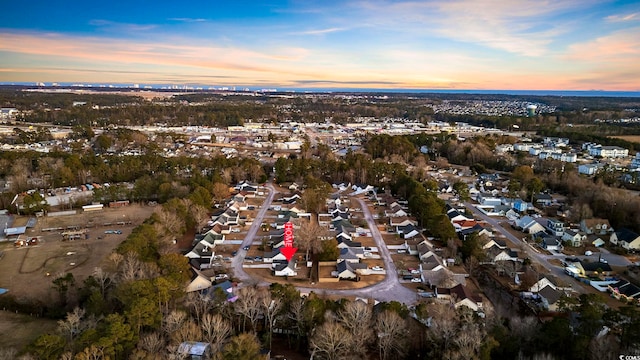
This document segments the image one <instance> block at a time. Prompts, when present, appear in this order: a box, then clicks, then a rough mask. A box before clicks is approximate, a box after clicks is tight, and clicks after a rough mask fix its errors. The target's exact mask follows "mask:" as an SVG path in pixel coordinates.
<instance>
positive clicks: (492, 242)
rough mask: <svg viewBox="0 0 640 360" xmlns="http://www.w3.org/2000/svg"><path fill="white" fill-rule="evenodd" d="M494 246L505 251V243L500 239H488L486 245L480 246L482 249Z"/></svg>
mask: <svg viewBox="0 0 640 360" xmlns="http://www.w3.org/2000/svg"><path fill="white" fill-rule="evenodd" d="M493 246H496V247H498V248H499V249H502V250H504V249H506V248H507V243H506V241H504V240H501V239H490V240H489V241H488V242H487V243H486V244H484V245H483V246H482V248H483V249H490V248H491V247H493Z"/></svg>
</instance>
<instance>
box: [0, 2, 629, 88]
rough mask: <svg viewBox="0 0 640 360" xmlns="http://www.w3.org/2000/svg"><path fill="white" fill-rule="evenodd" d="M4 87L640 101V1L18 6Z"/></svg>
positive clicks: (9, 12)
mask: <svg viewBox="0 0 640 360" xmlns="http://www.w3.org/2000/svg"><path fill="white" fill-rule="evenodd" d="M0 82H5V83H6V82H46V83H50V82H83V83H92V84H99V83H140V84H154V83H162V84H167V83H173V84H201V85H205V86H238V87H244V86H253V87H276V88H283V87H287V88H388V89H394V88H395V89H397V88H403V89H514V90H518V89H523V90H531V89H541V90H593V89H602V90H625V91H639V90H640V1H637V0H636V1H607V0H568V1H562V0H557V1H554V0H549V1H544V0H532V1H529V0H485V1H471V0H437V1H400V0H389V1H382V0H381V1H375V0H363V1H349V0H343V1H333V0H324V1H303V0H294V1H280V0H265V1H243V0H236V1H220V0H208V1H191V0H187V1H175V0H174V1H163V0H155V1H135V0H129V1H86V0H85V1H73V0H65V1H50V0H49V1H32V0H30V1H15V2H14V1H12V2H8V3H6V4H4V6H3V10H2V11H1V12H0Z"/></svg>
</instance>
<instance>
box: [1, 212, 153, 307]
mask: <svg viewBox="0 0 640 360" xmlns="http://www.w3.org/2000/svg"><path fill="white" fill-rule="evenodd" d="M153 209H154V208H153V207H148V206H141V205H131V206H128V207H122V208H117V209H104V210H101V211H96V212H88V213H80V214H77V215H71V216H61V217H50V218H39V219H38V224H37V225H36V226H35V228H33V229H29V230H27V234H26V235H27V236H28V237H29V238H31V237H38V238H39V240H40V241H39V244H38V245H35V246H30V247H22V248H16V247H14V245H13V243H12V242H5V243H3V244H0V251H4V256H3V257H2V258H1V259H0V267H1V268H2V269H3V271H0V287H4V288H7V289H9V291H10V293H11V294H13V295H14V296H16V297H18V298H36V299H40V300H42V301H47V300H48V299H50V298H51V296H52V295H53V291H52V290H51V282H52V281H53V279H54V277H55V276H56V275H58V274H64V273H67V272H70V273H72V274H73V276H74V277H75V280H76V284H81V283H82V281H83V280H84V278H86V277H87V276H88V275H90V274H91V273H93V271H94V269H95V268H96V267H100V266H103V265H104V264H105V259H106V257H107V256H108V255H109V254H110V253H111V252H112V251H113V249H114V248H115V247H116V246H118V244H120V243H121V242H122V241H123V240H124V239H126V237H127V236H128V235H129V234H130V233H131V230H132V229H133V228H134V227H135V226H137V225H139V224H140V223H142V221H144V220H145V219H146V218H147V217H149V215H150V214H151V213H152V212H153ZM117 222H126V223H127V224H126V225H115V223H117ZM105 223H107V224H112V225H107V226H105V225H104V224H105ZM71 226H77V227H78V228H79V229H86V230H87V234H88V238H82V239H80V240H71V241H63V240H62V235H61V232H60V231H42V230H43V229H48V228H68V227H71ZM105 230H120V231H121V232H122V234H105Z"/></svg>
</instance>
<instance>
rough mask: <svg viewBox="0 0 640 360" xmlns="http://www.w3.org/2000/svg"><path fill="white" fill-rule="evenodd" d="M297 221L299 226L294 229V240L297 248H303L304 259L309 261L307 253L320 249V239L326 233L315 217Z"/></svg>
mask: <svg viewBox="0 0 640 360" xmlns="http://www.w3.org/2000/svg"><path fill="white" fill-rule="evenodd" d="M298 221H299V225H300V228H299V229H298V230H297V231H296V235H295V242H296V245H297V246H298V247H299V248H301V249H304V250H305V252H306V255H305V260H306V261H309V253H312V254H317V253H319V252H320V251H322V239H323V238H324V237H326V236H327V235H328V234H327V231H326V229H325V228H323V227H321V226H320V225H319V224H318V222H317V221H316V220H315V219H311V220H306V219H300V220H298Z"/></svg>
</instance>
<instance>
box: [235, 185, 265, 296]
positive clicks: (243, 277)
mask: <svg viewBox="0 0 640 360" xmlns="http://www.w3.org/2000/svg"><path fill="white" fill-rule="evenodd" d="M265 187H266V188H267V189H268V190H269V194H268V195H267V198H266V199H265V200H264V203H263V204H262V207H261V208H260V211H258V215H256V217H255V218H254V219H253V224H252V225H251V227H250V228H249V230H248V231H247V235H246V236H245V237H244V240H243V241H242V245H240V248H239V249H238V253H237V254H236V256H234V257H233V259H232V260H231V266H232V267H233V275H234V276H235V277H236V279H238V280H239V281H241V282H255V281H256V280H254V279H253V278H252V277H251V276H249V274H247V273H246V272H245V271H244V269H243V268H242V263H243V261H244V257H245V255H247V251H246V250H243V249H242V248H243V247H245V246H251V244H252V243H253V240H254V239H255V237H256V234H257V233H258V230H260V226H262V220H263V219H264V216H265V214H266V213H267V210H269V207H271V203H272V202H273V198H274V196H275V195H276V189H275V188H274V187H273V185H272V184H271V183H268V184H266V185H265ZM261 284H264V285H268V284H269V283H268V282H262V283H261Z"/></svg>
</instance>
